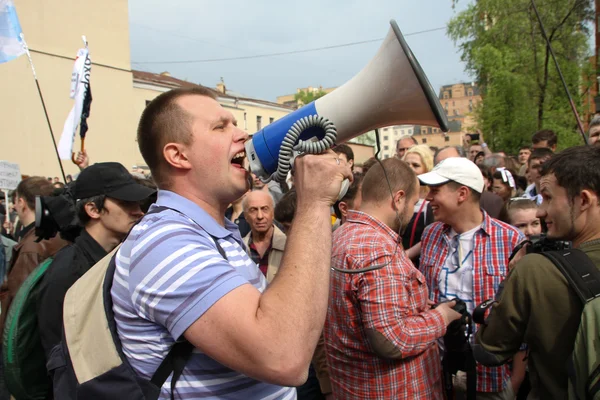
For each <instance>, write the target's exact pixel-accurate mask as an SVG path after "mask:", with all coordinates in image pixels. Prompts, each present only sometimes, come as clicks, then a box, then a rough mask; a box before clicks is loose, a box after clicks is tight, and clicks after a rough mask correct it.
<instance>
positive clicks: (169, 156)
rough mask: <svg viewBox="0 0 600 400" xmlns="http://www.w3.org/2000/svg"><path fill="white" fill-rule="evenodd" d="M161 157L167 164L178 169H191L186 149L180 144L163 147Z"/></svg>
mask: <svg viewBox="0 0 600 400" xmlns="http://www.w3.org/2000/svg"><path fill="white" fill-rule="evenodd" d="M163 157H164V158H165V161H166V162H167V164H169V165H171V166H173V167H175V168H178V169H192V165H191V163H190V161H189V159H188V157H187V154H186V148H185V146H184V145H183V144H181V143H167V144H166V145H165V147H163Z"/></svg>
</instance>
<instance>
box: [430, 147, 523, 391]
mask: <svg viewBox="0 0 600 400" xmlns="http://www.w3.org/2000/svg"><path fill="white" fill-rule="evenodd" d="M419 180H420V181H421V183H422V184H423V185H426V186H429V189H430V190H429V194H428V195H427V200H428V201H429V202H430V204H431V208H432V210H433V216H434V218H435V220H436V222H434V223H433V224H431V225H429V226H427V227H426V228H425V231H424V232H423V236H422V239H421V265H420V268H419V269H420V270H421V271H422V272H423V274H424V275H425V277H426V280H427V284H428V286H429V289H430V291H429V293H430V297H431V300H433V301H434V302H436V303H439V302H443V301H447V300H452V299H455V298H458V299H460V300H462V301H464V302H465V304H466V305H467V310H468V311H469V313H473V310H474V308H475V307H476V306H477V305H479V304H481V303H482V302H484V301H485V300H487V299H490V298H493V297H494V295H495V294H496V291H497V290H498V286H499V285H500V282H502V280H503V279H504V278H505V277H506V275H507V274H508V258H509V256H510V254H511V252H512V250H513V249H514V248H515V247H516V246H517V244H518V243H519V242H520V241H521V240H522V239H523V237H522V234H521V233H520V232H519V231H518V230H517V229H515V228H513V227H512V226H510V225H508V224H505V223H503V222H500V221H498V220H496V219H493V218H491V217H490V216H488V215H487V213H486V212H485V211H483V210H482V209H481V208H480V205H479V200H480V198H481V194H482V193H483V191H484V182H483V176H482V175H481V171H480V170H479V168H478V167H477V166H476V165H475V164H474V163H473V162H471V161H469V160H468V159H466V158H447V159H445V160H443V161H442V162H440V163H439V164H438V165H436V166H435V168H434V169H433V170H431V172H428V173H426V174H422V175H419ZM471 337H474V335H473V336H471ZM470 376H472V375H470ZM470 376H468V377H470ZM457 377H459V378H458V379H457V382H456V383H457V384H456V387H455V390H456V392H457V395H460V394H462V395H464V390H465V388H464V387H461V386H462V384H463V383H464V374H462V373H458V374H457ZM472 379H475V378H474V376H473V378H472ZM476 379H477V399H514V397H515V394H514V393H516V391H515V389H518V387H517V386H518V385H517V383H516V381H515V383H514V384H513V382H512V381H511V375H510V371H509V369H508V368H507V367H506V366H503V367H496V368H488V367H483V366H481V365H477V373H476ZM465 386H466V385H465ZM461 392H462V393H461ZM457 398H458V397H457Z"/></svg>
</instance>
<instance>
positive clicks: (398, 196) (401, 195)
mask: <svg viewBox="0 0 600 400" xmlns="http://www.w3.org/2000/svg"><path fill="white" fill-rule="evenodd" d="M405 200H406V193H405V192H404V190H398V191H397V192H396V193H394V198H393V203H394V206H393V207H394V210H397V211H402V207H401V206H400V204H401V203H402V202H403V201H405Z"/></svg>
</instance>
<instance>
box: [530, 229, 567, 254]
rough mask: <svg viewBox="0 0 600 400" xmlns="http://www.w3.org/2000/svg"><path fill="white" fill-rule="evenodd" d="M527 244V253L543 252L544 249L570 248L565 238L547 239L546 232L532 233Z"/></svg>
mask: <svg viewBox="0 0 600 400" xmlns="http://www.w3.org/2000/svg"><path fill="white" fill-rule="evenodd" d="M528 242H529V243H528V246H527V250H526V251H527V254H530V253H543V252H545V251H553V250H565V249H570V248H571V242H568V241H565V240H552V239H548V237H547V236H546V234H544V233H542V234H541V235H532V236H530V237H529V240H528Z"/></svg>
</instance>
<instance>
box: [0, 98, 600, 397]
mask: <svg viewBox="0 0 600 400" xmlns="http://www.w3.org/2000/svg"><path fill="white" fill-rule="evenodd" d="M599 137H600V117H596V118H594V119H593V120H592V121H591V122H590V124H589V136H588V140H589V145H586V146H577V147H572V148H568V149H565V150H562V151H560V152H559V151H558V150H557V149H558V145H559V143H558V140H557V135H556V134H555V133H554V132H552V131H550V130H541V131H539V132H535V133H532V139H531V144H527V145H525V146H523V147H521V148H520V149H519V152H518V154H517V155H516V156H511V155H508V154H506V153H503V152H496V153H493V152H492V151H491V150H490V149H489V147H488V146H487V144H486V142H485V140H484V134H483V133H482V132H477V134H473V135H466V136H465V141H464V143H463V145H462V146H449V147H444V148H439V149H435V148H433V149H432V148H430V147H428V146H427V145H423V144H417V142H416V140H415V139H414V138H412V137H410V136H406V137H402V138H400V140H398V142H397V147H396V155H395V157H392V158H389V159H385V160H378V159H376V158H371V159H369V160H367V161H366V162H364V163H362V164H360V165H359V164H357V163H355V160H354V154H353V152H352V149H351V148H350V147H349V146H347V145H345V144H340V145H337V146H335V147H334V148H333V149H330V150H328V151H327V152H325V153H323V154H319V155H305V156H301V157H298V158H296V161H295V165H294V169H293V173H292V174H291V176H290V180H289V181H288V182H283V183H277V182H269V183H268V184H265V183H263V181H262V180H260V179H259V178H258V177H257V176H255V175H253V174H252V173H251V172H249V171H247V161H246V159H245V158H246V154H245V148H244V143H245V142H246V141H247V140H248V135H247V133H245V132H244V131H243V130H241V129H239V128H238V127H237V124H236V121H235V119H234V117H233V115H232V114H231V113H230V112H229V111H227V109H225V108H223V107H221V106H220V105H219V103H218V102H217V101H216V99H215V98H214V95H213V94H212V93H211V92H209V91H207V90H204V89H198V88H194V89H175V90H172V91H169V92H166V93H163V94H161V95H160V96H158V97H157V98H156V99H155V100H153V101H152V102H151V103H150V104H149V105H148V106H147V107H146V109H145V111H144V112H143V114H142V116H141V119H140V123H139V127H138V132H137V141H138V144H139V148H140V152H141V154H142V156H143V158H144V160H145V161H146V163H147V166H148V168H149V171H150V176H146V175H144V174H140V171H137V170H136V171H128V170H127V169H126V168H125V167H124V166H123V165H121V164H119V163H116V162H102V163H95V164H91V165H90V162H89V159H88V157H87V154H80V155H79V159H78V161H79V162H80V167H81V172H80V173H79V174H77V175H76V176H74V177H73V178H71V177H69V179H67V182H60V180H59V179H57V178H48V177H38V176H30V177H25V178H24V179H23V180H22V181H21V182H20V184H19V185H18V187H17V189H16V190H15V191H14V192H12V193H11V194H10V198H11V202H10V204H1V207H0V213H1V214H3V215H2V218H3V220H4V221H5V222H4V224H3V230H2V235H1V239H2V241H1V246H2V249H1V250H2V251H0V274H2V276H3V277H4V279H3V284H2V287H1V288H0V300H1V314H0V316H1V317H0V329H4V326H5V324H7V316H8V318H10V316H9V315H10V314H9V311H10V310H11V306H13V307H14V305H13V304H11V303H13V300H14V299H15V297H16V296H17V294H18V292H19V290H20V288H21V286H22V285H23V283H24V282H25V281H26V280H27V279H28V277H29V276H30V275H31V274H32V271H34V270H35V269H36V267H37V266H38V265H39V264H40V263H42V261H44V260H45V259H47V258H49V257H51V260H52V261H51V263H50V265H49V267H48V268H47V270H45V273H44V274H43V277H42V278H41V280H40V282H39V284H38V286H37V287H36V290H35V291H32V293H31V294H30V296H31V297H32V298H33V301H34V303H35V305H36V318H35V319H36V322H37V324H34V325H37V326H36V328H35V329H37V330H38V331H39V338H38V340H39V344H40V346H41V347H40V348H41V349H43V357H44V358H45V360H46V362H47V363H46V364H45V365H44V368H45V373H46V375H47V377H48V379H47V380H48V391H47V394H46V396H45V398H47V399H52V398H55V399H71V398H77V397H76V396H75V397H71V396H72V393H77V390H79V389H78V388H77V387H71V388H70V389H69V391H65V386H64V382H63V381H60V382H59V381H58V378H59V375H60V374H58V373H57V368H58V367H59V366H60V365H58V364H59V363H57V362H53V361H54V360H56V359H57V357H58V356H59V355H61V354H59V353H61V351H62V349H64V348H65V347H64V346H65V341H66V337H65V332H64V319H65V315H64V310H65V296H66V295H67V293H69V291H70V289H72V288H73V287H76V286H77V285H78V284H79V282H80V281H81V278H82V277H83V276H85V275H86V273H88V271H90V269H91V268H92V267H94V265H97V264H98V263H99V262H101V261H102V260H103V259H105V258H106V257H109V258H111V259H112V260H113V262H114V266H115V269H114V276H113V277H112V278H111V281H110V282H112V284H111V286H110V287H109V288H107V290H108V291H109V292H107V293H109V297H110V303H108V304H110V305H111V307H112V308H111V311H112V312H111V315H112V318H113V322H114V324H113V325H114V329H115V331H116V332H117V337H115V338H114V339H115V340H116V341H118V343H119V346H118V349H119V351H121V352H122V357H123V359H124V360H125V361H126V365H127V368H130V369H131V371H133V373H134V374H135V375H136V376H138V377H140V378H141V379H145V380H147V381H152V382H154V379H155V377H156V375H157V374H158V372H157V371H160V370H161V368H162V367H163V365H164V364H165V362H164V361H165V360H166V359H169V357H171V354H172V351H171V350H172V349H174V348H175V347H176V346H177V345H178V344H180V343H189V344H190V351H189V353H188V354H187V355H186V356H185V359H184V362H183V364H182V365H181V370H179V371H178V370H176V369H175V368H176V367H174V368H173V369H171V370H170V371H175V372H174V373H173V374H172V375H170V374H167V375H169V377H168V378H167V377H166V376H165V379H163V380H162V381H161V382H160V383H159V384H158V386H159V387H158V388H157V392H156V396H158V398H161V399H184V398H185V399H200V398H202V399H206V398H214V399H216V398H228V399H296V398H297V399H305V400H312V399H315V400H318V399H332V398H334V399H344V400H345V399H443V398H448V396H453V398H456V399H470V398H477V399H506V400H508V399H515V398H519V399H521V398H526V397H527V396H529V398H532V399H563V398H566V397H567V396H568V393H569V390H570V387H569V371H568V368H567V365H568V361H569V358H570V356H571V353H572V352H573V348H574V342H575V337H576V333H577V329H578V327H579V323H580V315H581V310H582V308H583V306H582V304H581V303H580V302H579V298H578V297H577V295H576V294H575V293H574V292H573V290H572V288H569V283H568V281H567V280H566V279H565V278H564V276H563V275H562V274H561V273H560V271H559V270H558V269H557V268H556V267H555V266H554V265H553V264H552V262H551V261H549V260H548V259H546V258H544V257H542V256H541V255H539V254H525V253H526V251H525V250H526V248H527V247H524V248H523V249H522V250H521V251H518V252H516V251H515V250H516V249H517V250H518V247H520V244H522V243H523V242H525V241H526V240H530V241H533V240H537V239H536V238H538V237H540V235H546V236H547V238H549V239H553V240H562V241H569V242H570V243H571V245H572V246H573V248H577V249H581V250H582V251H583V252H584V253H585V254H587V256H588V257H589V258H590V259H591V260H592V261H593V262H594V263H595V265H597V266H598V265H600V202H599V201H600V197H599V196H600V140H599ZM344 179H349V180H350V181H351V184H350V187H349V189H348V191H347V192H346V193H345V194H344V196H343V197H342V198H341V199H338V195H339V192H340V187H341V184H342V181H343V180H344ZM38 196H42V197H51V196H69V198H71V199H72V202H73V214H74V217H75V221H76V225H77V228H78V229H77V230H76V234H72V231H70V232H69V233H70V234H69V235H67V234H64V232H62V231H60V232H59V233H58V234H56V235H55V236H54V237H51V238H43V240H39V239H42V238H38V237H37V236H38V235H39V234H40V231H39V226H38V227H37V228H38V229H36V197H38ZM2 198H4V197H3V196H2ZM38 218H39V216H38ZM37 222H38V225H39V221H37ZM111 254H114V255H112V256H111ZM490 299H496V303H495V304H494V305H493V306H492V307H491V309H490V310H488V314H486V318H487V319H486V322H485V323H472V322H469V321H470V318H466V317H465V316H466V315H472V314H473V313H474V311H475V309H476V308H477V307H478V306H479V305H480V304H482V303H485V302H487V301H489V300H490ZM462 306H464V310H463V311H461V308H460V307H462ZM457 326H459V327H461V328H460V329H463V330H460V329H459V333H458V334H456V332H455V330H456V329H455V328H456V327H457ZM451 334H452V335H454V336H452V337H454V338H455V339H456V337H458V338H459V339H464V342H465V343H466V344H467V347H468V348H469V349H470V350H469V352H468V354H471V357H472V358H473V364H472V366H471V367H469V366H468V363H467V368H464V365H463V366H462V367H458V368H453V365H454V364H453V360H454V358H453V357H454V355H453V354H455V350H454V349H453V344H452V343H453V341H452V340H450V339H449V338H450V335H451ZM71 339H72V338H71ZM78 340H79V341H83V342H85V341H92V342H93V341H94V337H79V338H78ZM459 341H460V340H459ZM192 349H193V350H192ZM4 351H6V350H5V349H4ZM593 351H595V350H594V349H590V352H593ZM71 356H72V355H71ZM82 357H83V358H85V354H83V355H82ZM67 362H69V358H68V357H67ZM81 362H82V361H77V363H75V362H74V363H73V364H74V366H73V369H74V370H75V375H76V376H77V377H78V379H80V378H81V376H82V375H81V374H79V373H78V371H77V368H79V367H80V365H79V364H80V363H81ZM85 362H87V363H89V364H90V365H92V366H93V365H94V360H87V361H84V362H83V363H84V364H85ZM75 364H77V365H75ZM175 364H176V363H175ZM61 365H62V366H64V360H63V362H62V364H61ZM5 368H6V366H5ZM89 369H91V370H93V369H94V368H89ZM87 373H88V374H89V371H87ZM103 376H104V378H102V379H103V380H100V382H101V383H102V384H104V385H111V384H113V383H114V384H115V385H117V384H118V383H117V382H116V380H115V381H114V382H113V381H111V379H115V378H114V377H112V375H103ZM107 376H108V377H107ZM92 379H95V378H94V377H93V376H92V377H88V380H92ZM82 383H84V382H81V380H79V381H78V385H81V384H82ZM0 385H1V387H0V390H1V392H0V400H4V399H9V398H10V397H9V396H10V393H9V389H10V384H8V385H7V384H5V383H4V381H2V380H0ZM67 393H69V394H68V395H67ZM13 394H14V393H13ZM79 398H81V397H79ZM144 398H146V397H144ZM147 398H150V397H147ZM154 398H156V397H154Z"/></svg>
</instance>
